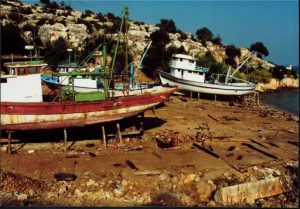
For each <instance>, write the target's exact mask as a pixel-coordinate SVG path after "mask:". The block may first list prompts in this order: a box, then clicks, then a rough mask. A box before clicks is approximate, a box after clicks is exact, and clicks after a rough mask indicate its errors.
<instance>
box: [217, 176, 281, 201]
mask: <svg viewBox="0 0 300 209" xmlns="http://www.w3.org/2000/svg"><path fill="white" fill-rule="evenodd" d="M284 192H286V190H285V187H284V184H283V182H282V181H281V180H280V178H279V177H275V178H271V179H265V180H260V181H256V182H248V183H244V184H238V185H234V186H229V187H223V188H221V189H219V190H217V191H216V193H215V195H214V200H215V201H216V202H217V203H221V204H223V205H231V206H232V205H241V204H245V205H246V204H254V203H255V200H256V199H260V198H264V197H270V196H274V195H278V194H282V193H284Z"/></svg>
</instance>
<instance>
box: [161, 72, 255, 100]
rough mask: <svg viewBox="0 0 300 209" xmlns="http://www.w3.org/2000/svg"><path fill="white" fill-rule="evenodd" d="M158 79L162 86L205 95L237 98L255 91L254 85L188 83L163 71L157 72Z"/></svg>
mask: <svg viewBox="0 0 300 209" xmlns="http://www.w3.org/2000/svg"><path fill="white" fill-rule="evenodd" d="M159 77H160V80H161V82H162V84H168V85H171V86H177V87H178V89H179V90H184V91H192V92H200V93H206V94H217V95H228V96H239V95H245V94H250V93H253V91H254V89H255V84H254V83H250V84H247V83H231V84H228V85H222V84H212V83H203V82H195V81H188V80H184V79H180V78H177V77H174V76H172V75H170V74H168V73H165V72H163V71H159Z"/></svg>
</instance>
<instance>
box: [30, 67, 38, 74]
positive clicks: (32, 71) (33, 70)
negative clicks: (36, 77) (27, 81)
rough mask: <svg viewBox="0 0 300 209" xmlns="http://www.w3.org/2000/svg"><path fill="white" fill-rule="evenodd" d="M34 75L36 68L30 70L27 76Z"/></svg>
mask: <svg viewBox="0 0 300 209" xmlns="http://www.w3.org/2000/svg"><path fill="white" fill-rule="evenodd" d="M35 73H38V71H37V69H36V68H30V69H29V74H35Z"/></svg>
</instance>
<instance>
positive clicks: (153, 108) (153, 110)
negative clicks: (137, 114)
mask: <svg viewBox="0 0 300 209" xmlns="http://www.w3.org/2000/svg"><path fill="white" fill-rule="evenodd" d="M152 113H153V115H155V106H153V107H152Z"/></svg>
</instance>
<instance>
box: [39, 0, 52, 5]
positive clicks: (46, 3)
mask: <svg viewBox="0 0 300 209" xmlns="http://www.w3.org/2000/svg"><path fill="white" fill-rule="evenodd" d="M40 2H41V4H43V5H45V6H47V5H49V4H50V0H40Z"/></svg>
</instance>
